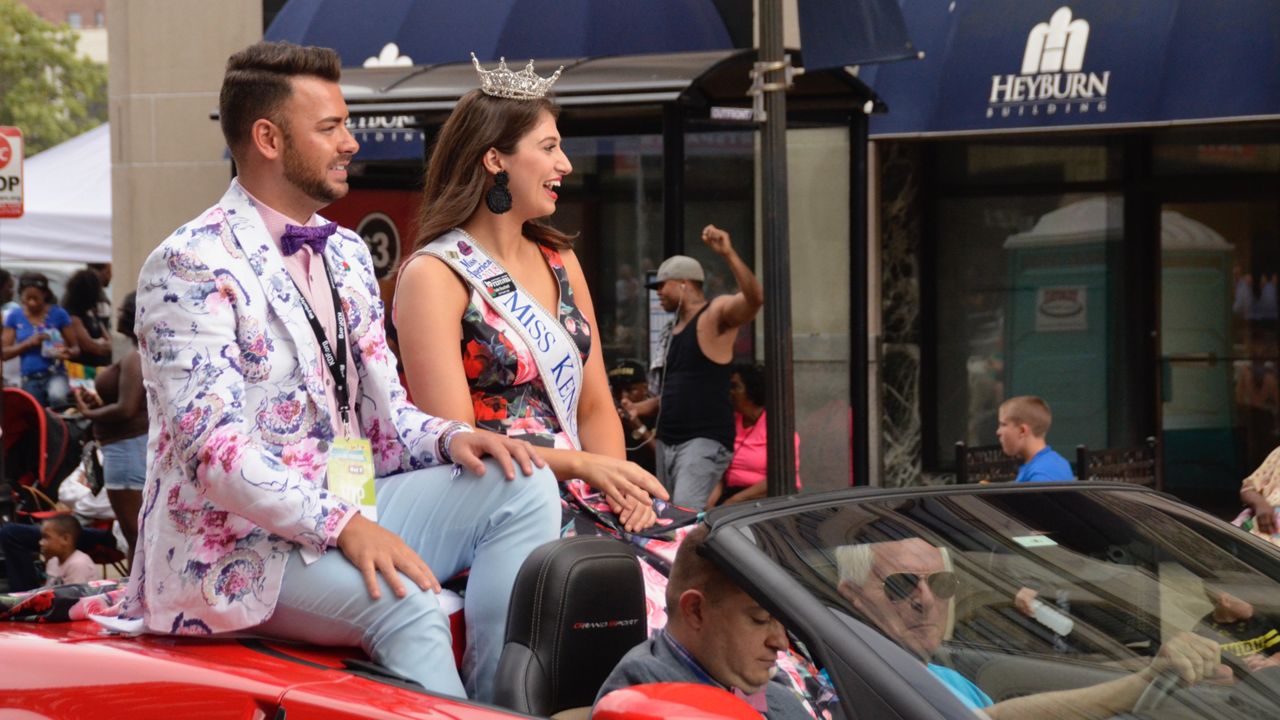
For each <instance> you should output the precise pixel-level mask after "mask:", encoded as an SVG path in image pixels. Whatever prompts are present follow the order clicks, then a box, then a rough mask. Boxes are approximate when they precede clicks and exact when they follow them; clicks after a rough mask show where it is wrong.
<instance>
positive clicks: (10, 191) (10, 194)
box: [0, 125, 23, 218]
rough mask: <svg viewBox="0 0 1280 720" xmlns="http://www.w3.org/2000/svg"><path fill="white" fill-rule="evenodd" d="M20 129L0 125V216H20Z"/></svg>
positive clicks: (21, 150)
mask: <svg viewBox="0 0 1280 720" xmlns="http://www.w3.org/2000/svg"><path fill="white" fill-rule="evenodd" d="M22 156H23V143H22V131H21V130H19V129H18V128H16V127H9V126H7V125H0V218H20V217H22Z"/></svg>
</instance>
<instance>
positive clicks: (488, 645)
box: [117, 43, 559, 700]
mask: <svg viewBox="0 0 1280 720" xmlns="http://www.w3.org/2000/svg"><path fill="white" fill-rule="evenodd" d="M339 68H340V64H339V61H338V56H337V54H336V53H334V52H333V51H331V50H327V49H321V48H300V47H297V46H294V45H289V44H285V43H259V44H257V45H254V46H251V47H249V48H247V49H245V50H242V51H241V52H239V53H236V54H235V55H233V56H232V57H231V59H230V60H229V61H228V64H227V72H226V76H225V78H224V80H223V88H222V95H221V102H220V110H221V122H222V127H223V133H224V135H226V138H227V143H228V145H229V147H230V148H231V151H232V155H233V157H234V158H235V160H236V164H237V169H238V171H239V177H238V179H237V180H234V181H232V183H231V187H230V188H229V189H228V190H227V192H226V194H225V195H223V197H222V199H221V200H219V201H218V203H217V204H216V205H214V206H213V207H211V208H209V209H208V210H207V211H205V212H204V213H203V214H202V215H200V216H199V217H198V218H196V219H194V220H193V221H191V222H190V223H188V224H186V225H184V226H182V227H180V228H178V229H177V230H176V231H175V232H174V233H173V234H172V235H171V236H170V237H169V238H168V239H166V240H165V241H164V242H163V243H162V244H161V245H160V247H158V248H157V249H156V250H155V251H154V252H153V253H152V254H151V256H150V257H149V258H148V259H147V262H146V264H145V265H144V266H143V269H142V273H141V275H140V277H139V281H138V318H137V328H138V337H139V342H140V349H141V352H142V357H143V377H144V381H145V385H146V389H147V403H148V410H149V413H150V420H151V433H150V438H149V441H148V447H147V450H148V469H147V487H146V490H145V493H144V499H143V508H142V512H141V516H140V529H139V547H138V550H137V557H136V559H135V563H134V566H133V573H132V577H131V578H130V588H129V594H128V596H127V598H126V600H125V602H124V604H123V605H122V606H121V608H120V616H119V619H118V622H117V624H118V625H123V626H125V627H129V626H130V625H131V624H132V626H133V627H134V628H136V629H141V630H146V631H150V632H159V633H180V634H211V633H225V632H230V631H250V632H253V633H259V634H265V635H270V636H275V637H283V638H287V639H296V640H300V641H304V642H312V643H318V644H341V645H361V646H363V647H364V648H365V650H366V651H367V652H369V654H370V655H371V656H372V657H373V659H374V660H376V661H377V662H380V663H381V664H383V665H385V666H386V667H388V668H390V669H391V670H393V671H395V672H397V673H400V674H401V675H404V676H407V677H409V678H411V679H413V680H416V681H418V682H419V683H421V684H423V685H424V686H425V687H427V688H428V689H430V690H433V691H438V692H443V693H448V694H452V695H458V696H461V695H462V694H463V692H464V686H463V683H462V681H461V679H460V677H459V673H458V671H457V669H456V668H455V666H454V661H453V659H452V658H453V656H452V651H451V648H450V635H449V626H448V621H447V618H445V617H444V616H443V613H442V612H441V611H440V609H439V606H438V604H437V602H436V594H435V593H436V592H438V591H439V583H438V581H437V579H436V578H437V577H440V578H447V577H449V576H451V575H453V574H455V573H457V572H459V571H461V570H462V569H464V568H468V567H469V568H470V569H471V573H470V575H469V580H468V585H467V590H468V591H467V594H466V605H465V608H466V624H467V628H468V646H467V654H466V656H465V661H464V668H463V676H465V677H466V686H465V691H466V692H467V694H469V695H470V696H472V697H477V698H479V699H481V700H488V699H489V698H490V697H491V690H492V679H491V678H492V676H493V674H494V669H495V668H496V665H497V660H498V654H499V652H500V650H501V645H502V641H503V637H502V632H503V628H504V627H505V623H506V612H507V605H508V602H509V598H510V594H511V586H512V583H513V582H514V579H515V574H516V571H517V570H518V568H519V566H520V564H521V562H523V560H524V558H525V557H526V556H527V555H528V553H529V552H530V551H531V550H532V549H533V548H534V547H536V546H538V545H539V544H541V543H544V542H546V541H549V540H551V539H553V538H555V537H556V536H557V529H558V528H557V526H558V519H559V503H558V500H557V497H558V496H557V492H556V486H555V478H554V477H553V476H552V475H551V473H550V471H549V470H545V469H541V468H542V467H543V463H542V461H541V460H540V459H539V458H538V457H537V456H536V455H535V454H534V452H533V451H532V449H531V448H530V447H529V446H528V445H526V444H524V443H520V442H518V441H513V440H508V439H507V438H504V437H501V436H498V435H495V434H492V433H485V432H473V431H472V429H471V428H470V427H467V426H466V425H464V424H460V423H453V422H450V421H448V420H444V419H441V418H435V417H431V416H429V415H426V414H424V413H422V412H421V411H419V410H418V409H417V408H415V407H414V406H412V405H411V404H409V403H408V402H407V401H406V399H405V393H404V391H403V389H402V388H401V386H400V383H399V381H398V379H397V376H396V370H395V361H394V358H392V357H391V355H390V353H389V352H388V350H387V346H386V341H385V337H384V329H383V328H384V325H383V307H382V303H381V302H380V301H379V299H378V287H377V284H376V281H375V276H374V273H373V269H372V263H371V261H370V257H369V252H368V249H367V248H366V246H365V243H364V242H363V241H362V240H361V239H360V237H359V236H358V235H356V234H354V233H352V232H350V231H349V230H346V229H344V228H338V227H336V226H334V225H333V224H332V223H326V222H325V220H324V219H323V218H321V217H319V216H318V215H316V214H315V213H316V212H317V211H318V210H320V209H321V208H323V207H324V206H325V205H327V204H329V203H330V202H332V201H334V200H336V199H338V198H340V197H342V196H344V195H345V194H346V193H347V190H348V186H347V177H346V175H347V166H348V164H349V162H350V160H351V157H352V156H353V155H354V154H355V153H356V151H357V149H358V145H357V143H356V141H355V139H354V138H353V137H352V136H351V134H350V133H349V132H348V130H347V128H346V125H345V122H346V119H347V109H346V105H345V103H344V102H343V99H342V94H341V91H340V90H339V88H338V76H339V72H340V70H339ZM338 305H340V307H338ZM344 400H345V401H344ZM365 440H367V441H368V445H367V446H366V447H369V449H371V451H372V458H373V466H374V468H373V469H374V471H375V473H376V475H377V477H378V478H379V480H378V482H377V500H376V504H377V522H374V521H372V520H369V519H367V518H366V517H365V516H363V515H361V513H360V512H359V511H358V510H357V508H356V507H355V506H354V505H353V504H352V503H349V502H347V501H346V500H344V499H342V498H340V497H338V496H337V495H336V494H334V493H331V492H330V491H329V488H328V478H329V473H330V472H331V469H330V468H331V467H333V466H331V465H330V463H329V453H330V450H331V449H332V448H336V447H338V446H339V445H341V446H342V447H344V448H346V447H348V446H350V445H351V444H355V446H356V447H359V445H360V444H361V443H363V442H364V441H365ZM485 455H489V456H492V457H493V458H494V460H492V461H489V462H487V463H486V462H484V461H482V460H481V459H480V458H481V457H483V456H485ZM513 461H514V464H518V465H520V466H521V469H522V471H523V476H522V477H517V473H516V472H515V468H514V465H513ZM454 463H456V464H457V465H458V466H459V470H457V471H455V470H454V469H453V467H454ZM535 466H536V467H535ZM344 467H349V466H344ZM463 468H465V470H466V472H463V471H462V469H463ZM476 476H479V477H476ZM334 549H337V550H338V551H339V552H333V550H334Z"/></svg>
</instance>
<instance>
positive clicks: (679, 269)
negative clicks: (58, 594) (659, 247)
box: [645, 255, 707, 288]
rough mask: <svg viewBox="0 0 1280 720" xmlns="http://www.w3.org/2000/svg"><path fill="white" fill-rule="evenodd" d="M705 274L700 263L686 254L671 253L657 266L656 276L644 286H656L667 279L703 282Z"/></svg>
mask: <svg viewBox="0 0 1280 720" xmlns="http://www.w3.org/2000/svg"><path fill="white" fill-rule="evenodd" d="M706 279H707V274H706V273H704V272H702V263H700V262H698V261H697V260H694V259H693V258H691V257H689V256H688V255H672V256H671V257H669V258H667V259H666V260H663V261H662V264H661V265H659V266H658V276H657V277H656V278H654V280H653V282H651V283H647V284H646V285H645V287H647V288H656V287H658V286H659V285H661V284H662V283H663V282H665V281H667V280H697V281H698V282H703V281H704V280H706Z"/></svg>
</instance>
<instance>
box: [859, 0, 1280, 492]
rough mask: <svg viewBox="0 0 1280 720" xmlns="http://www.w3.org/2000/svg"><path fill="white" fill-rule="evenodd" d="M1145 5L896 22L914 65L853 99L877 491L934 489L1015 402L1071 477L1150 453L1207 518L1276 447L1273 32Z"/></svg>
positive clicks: (1277, 25)
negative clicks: (1074, 467)
mask: <svg viewBox="0 0 1280 720" xmlns="http://www.w3.org/2000/svg"><path fill="white" fill-rule="evenodd" d="M1145 5H1149V6H1151V7H1149V8H1147V9H1148V10H1150V11H1151V13H1152V14H1151V15H1148V16H1146V17H1139V18H1137V19H1135V17H1133V16H1132V14H1130V13H1128V12H1118V11H1117V10H1116V9H1115V8H1113V7H1112V8H1109V7H1107V6H1105V4H1103V3H1090V2H1078V3H1075V2H1073V3H1071V5H1070V6H1066V5H1061V4H1060V3H1059V2H1029V3H1012V4H1011V3H990V4H986V5H984V8H983V9H982V10H981V11H974V12H969V13H968V14H965V13H963V12H960V11H956V12H952V13H947V12H946V11H945V9H942V8H936V9H933V14H932V15H927V16H926V15H924V11H921V14H918V15H915V16H913V15H912V14H911V13H910V12H909V13H908V15H907V20H908V27H909V29H911V31H912V37H913V39H914V40H916V42H917V43H918V44H920V45H921V47H923V48H925V52H926V59H925V60H924V61H921V62H920V63H919V64H917V65H915V66H914V67H912V66H911V64H910V63H903V64H901V65H900V66H893V67H890V66H886V67H884V68H881V69H879V71H878V73H877V76H876V79H875V80H869V82H870V84H871V85H872V86H873V87H874V88H875V89H876V90H877V92H879V93H881V94H882V96H883V97H884V98H885V101H886V102H887V104H888V105H889V108H890V112H889V113H888V114H887V115H886V116H884V117H883V118H877V119H876V120H873V122H872V132H871V134H872V137H873V143H874V145H875V153H874V157H875V158H876V159H877V160H876V162H877V168H878V173H877V174H878V177H877V183H876V188H877V196H876V199H875V203H876V207H877V208H878V215H879V217H878V219H877V224H876V227H877V232H878V238H877V240H876V241H875V249H876V250H877V252H878V253H879V266H880V268H881V278H882V280H881V285H882V287H883V290H882V292H881V293H880V295H879V297H878V298H877V300H878V302H879V304H880V305H881V307H882V308H883V312H882V323H883V324H882V333H881V335H880V336H879V337H878V338H877V342H876V346H877V347H878V348H879V353H878V355H879V356H880V358H881V371H880V373H879V380H880V383H881V391H880V392H879V393H877V397H878V398H879V405H880V407H879V411H880V413H881V414H882V417H883V419H884V422H885V427H884V431H883V433H882V435H881V438H880V442H881V447H882V456H883V478H884V480H883V482H884V483H885V484H891V485H900V484H913V483H919V482H946V481H948V479H949V478H950V477H951V473H953V472H954V468H955V459H954V452H955V451H954V444H955V443H956V442H957V441H962V442H965V443H967V444H970V445H975V444H977V445H986V444H992V443H994V442H995V430H996V425H997V419H996V415H997V410H998V407H999V404H1000V402H1001V401H1002V400H1003V399H1005V398H1008V397H1012V396H1015V395H1038V396H1041V397H1043V398H1045V399H1046V400H1047V401H1048V402H1049V403H1050V405H1051V407H1052V408H1053V413H1054V421H1053V426H1052V428H1051V430H1050V433H1049V442H1050V444H1051V445H1053V446H1054V447H1055V448H1056V449H1058V450H1059V451H1060V452H1061V453H1062V454H1063V455H1065V456H1067V457H1068V458H1070V459H1073V458H1074V456H1075V448H1076V446H1077V445H1085V446H1087V447H1089V448H1094V449H1096V448H1105V447H1119V446H1133V445H1138V444H1140V443H1141V442H1142V441H1143V440H1144V439H1145V438H1147V437H1149V436H1151V437H1155V438H1156V439H1157V441H1158V446H1159V450H1160V460H1161V466H1160V469H1161V475H1162V480H1163V486H1164V488H1165V489H1166V490H1168V491H1171V492H1173V493H1175V494H1177V495H1180V496H1182V497H1183V498H1185V499H1187V500H1190V501H1192V502H1194V503H1196V504H1199V505H1201V506H1202V507H1206V508H1209V509H1211V510H1216V511H1219V512H1220V513H1221V514H1224V515H1225V514H1234V511H1235V510H1238V507H1239V502H1238V499H1237V498H1236V492H1237V491H1238V489H1239V484H1240V481H1241V480H1242V479H1243V478H1244V477H1245V476H1246V475H1247V474H1248V473H1249V472H1251V471H1252V469H1253V468H1254V467H1256V466H1257V465H1258V464H1259V463H1260V462H1261V460H1262V459H1263V458H1264V457H1265V456H1266V454H1267V453H1268V452H1269V451H1270V450H1271V449H1272V448H1274V447H1276V446H1277V445H1278V444H1280V397H1278V396H1277V375H1276V373H1277V370H1276V368H1277V361H1278V360H1280V352H1278V346H1277V310H1276V290H1277V278H1278V277H1280V275H1278V273H1280V79H1278V78H1277V75H1278V74H1280V73H1278V72H1277V67H1280V65H1277V60H1276V59H1277V58H1278V57H1280V54H1277V53H1280V45H1278V44H1277V43H1278V42H1280V40H1278V38H1280V15H1278V14H1277V13H1276V12H1275V11H1274V10H1270V9H1266V8H1263V7H1262V5H1261V4H1255V5H1256V6H1255V7H1252V8H1249V7H1246V6H1248V4H1236V5H1238V6H1239V7H1237V8H1235V9H1236V10H1237V11H1238V12H1236V13H1235V14H1233V16H1232V17H1230V18H1227V19H1223V18H1221V17H1218V18H1217V20H1216V21H1215V22H1214V23H1208V22H1204V17H1203V15H1204V13H1205V12H1209V11H1211V10H1212V8H1210V7H1208V6H1209V5H1212V4H1211V3H1208V4H1200V3H1183V4H1181V7H1180V8H1177V9H1176V10H1175V9H1174V6H1175V4H1172V3H1145ZM1200 5H1205V7H1200ZM1135 12H1136V11H1135ZM947 15H950V17H948V16H947ZM996 16H998V18H999V19H998V21H997V20H996V19H995V18H996ZM1162 28H1163V29H1165V30H1167V35H1164V36H1161V37H1157V38H1155V39H1154V40H1153V41H1152V42H1149V43H1143V44H1135V43H1132V42H1130V41H1131V39H1132V38H1133V37H1135V36H1139V35H1141V34H1143V33H1145V34H1148V35H1150V34H1152V33H1157V32H1160V31H1161V29H1162ZM944 39H945V43H944V42H943V41H944ZM931 42H932V43H935V44H933V45H931ZM943 47H945V48H946V50H944V49H943ZM1191 48H1194V52H1192V50H1191ZM1233 48H1234V49H1233ZM1239 48H1244V49H1239ZM930 53H934V58H933V63H932V64H930V61H929V56H930ZM1188 68H1189V69H1188ZM1215 83H1225V85H1217V84H1215ZM895 109H898V110H899V113H898V114H897V115H896V116H895Z"/></svg>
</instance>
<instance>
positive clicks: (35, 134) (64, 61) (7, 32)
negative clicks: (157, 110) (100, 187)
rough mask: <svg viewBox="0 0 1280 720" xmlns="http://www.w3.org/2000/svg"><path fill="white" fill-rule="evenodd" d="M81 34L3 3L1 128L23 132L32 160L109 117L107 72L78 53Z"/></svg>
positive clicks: (11, 3)
mask: <svg viewBox="0 0 1280 720" xmlns="http://www.w3.org/2000/svg"><path fill="white" fill-rule="evenodd" d="M76 40H77V34H76V32H75V31H74V30H72V29H71V28H70V27H68V26H66V25H53V24H50V23H49V22H47V21H45V20H44V19H42V18H40V17H39V16H38V15H36V14H35V13H33V12H31V11H30V10H28V9H27V8H26V7H25V6H23V5H21V4H19V3H18V2H16V0H0V125H15V126H17V127H19V128H21V129H22V133H23V135H24V136H25V139H26V154H27V155H28V156H30V155H34V154H35V153H37V152H39V151H41V150H43V149H45V148H47V147H51V146H53V145H57V144H58V143H60V142H62V141H64V140H67V139H69V138H73V137H75V136H76V135H80V134H81V133H84V132H85V131H87V130H91V129H93V128H94V127H97V126H98V125H100V124H102V123H103V122H105V121H106V119H107V68H106V66H105V65H102V64H101V63H96V62H94V61H92V60H89V59H88V58H85V57H82V56H81V55H79V54H78V53H77V52H76Z"/></svg>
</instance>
